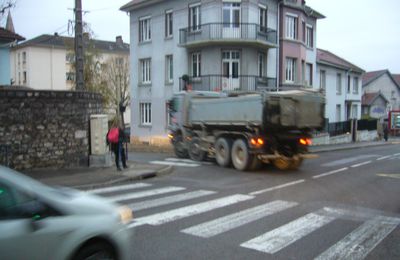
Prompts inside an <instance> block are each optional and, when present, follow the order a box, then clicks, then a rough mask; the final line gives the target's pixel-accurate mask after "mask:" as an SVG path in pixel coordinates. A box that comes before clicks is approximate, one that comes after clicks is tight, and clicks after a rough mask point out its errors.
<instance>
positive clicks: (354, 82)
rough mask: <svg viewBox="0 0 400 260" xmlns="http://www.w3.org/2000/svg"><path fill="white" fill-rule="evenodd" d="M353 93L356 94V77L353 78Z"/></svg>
mask: <svg viewBox="0 0 400 260" xmlns="http://www.w3.org/2000/svg"><path fill="white" fill-rule="evenodd" d="M353 94H358V77H354V78H353Z"/></svg>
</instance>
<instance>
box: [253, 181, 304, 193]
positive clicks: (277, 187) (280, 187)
mask: <svg viewBox="0 0 400 260" xmlns="http://www.w3.org/2000/svg"><path fill="white" fill-rule="evenodd" d="M305 181H306V180H304V179H301V180H298V181H292V182H288V183H285V184H281V185H278V186H274V187H271V188H267V189H264V190H259V191H253V192H250V193H249V195H251V196H255V195H259V194H261V193H265V192H269V191H273V190H279V189H282V188H286V187H289V186H293V185H296V184H300V183H303V182H305Z"/></svg>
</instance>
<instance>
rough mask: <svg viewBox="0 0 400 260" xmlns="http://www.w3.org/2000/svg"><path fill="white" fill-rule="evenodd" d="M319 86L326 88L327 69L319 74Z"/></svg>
mask: <svg viewBox="0 0 400 260" xmlns="http://www.w3.org/2000/svg"><path fill="white" fill-rule="evenodd" d="M319 87H320V88H321V89H326V73H325V70H321V71H320V75H319Z"/></svg>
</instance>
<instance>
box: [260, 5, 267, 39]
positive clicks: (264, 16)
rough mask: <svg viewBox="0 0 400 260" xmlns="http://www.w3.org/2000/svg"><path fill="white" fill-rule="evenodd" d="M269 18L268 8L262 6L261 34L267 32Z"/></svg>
mask: <svg viewBox="0 0 400 260" xmlns="http://www.w3.org/2000/svg"><path fill="white" fill-rule="evenodd" d="M267 18H268V17H267V8H266V7H265V6H260V9H259V19H258V24H259V25H260V31H261V32H265V33H266V32H267V25H268V23H267V21H268V19H267Z"/></svg>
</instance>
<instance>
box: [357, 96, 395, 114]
mask: <svg viewBox="0 0 400 260" xmlns="http://www.w3.org/2000/svg"><path fill="white" fill-rule="evenodd" d="M361 103H362V117H364V118H376V119H381V120H383V119H385V118H387V116H388V104H389V101H388V100H387V99H386V98H385V96H384V95H383V94H382V93H381V92H373V93H364V94H363V96H362V102H361Z"/></svg>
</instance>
